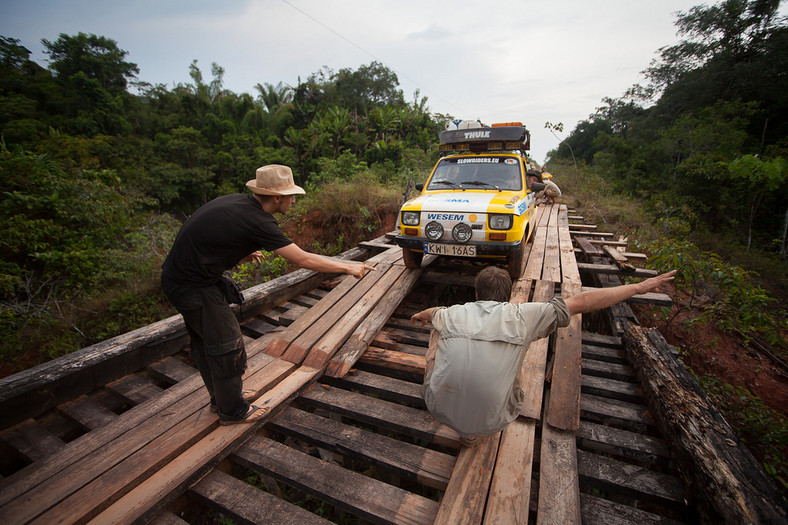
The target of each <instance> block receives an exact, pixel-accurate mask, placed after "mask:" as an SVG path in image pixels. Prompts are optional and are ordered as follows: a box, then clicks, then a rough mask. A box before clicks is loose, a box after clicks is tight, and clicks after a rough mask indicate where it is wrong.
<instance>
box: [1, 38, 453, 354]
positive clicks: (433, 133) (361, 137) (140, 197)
mask: <svg viewBox="0 0 788 525" xmlns="http://www.w3.org/2000/svg"><path fill="white" fill-rule="evenodd" d="M42 42H43V44H44V47H45V48H46V52H47V54H48V55H49V59H48V63H49V64H48V67H42V66H41V65H39V64H37V63H35V62H34V61H32V60H31V59H30V51H29V50H28V49H26V48H24V47H23V46H21V45H20V44H19V41H18V40H15V39H13V38H7V37H0V136H1V138H2V144H0V174H1V176H0V230H1V231H3V232H4V234H3V235H2V236H1V237H0V340H2V341H3V342H2V345H0V358H2V359H3V360H5V361H6V362H8V361H13V360H14V359H16V357H17V356H19V355H22V354H23V353H24V352H25V349H28V348H31V347H35V348H39V353H40V354H41V355H40V359H48V358H51V357H55V356H57V355H61V354H63V353H67V352H69V351H72V350H75V349H78V348H81V347H83V346H86V345H88V344H91V343H93V342H95V341H97V340H100V339H101V338H105V337H109V336H111V335H115V334H116V333H119V331H123V330H129V329H132V328H135V327H136V326H139V325H143V324H145V323H147V322H151V321H154V320H157V319H158V318H160V317H161V316H162V315H163V311H162V309H161V308H159V305H160V304H161V305H165V304H166V301H162V300H161V297H160V295H159V291H158V286H157V280H156V278H157V273H158V268H159V265H160V264H161V261H162V259H163V257H164V255H165V254H166V251H167V250H168V249H169V247H170V245H171V243H172V240H173V238H174V235H175V233H176V232H177V230H178V227H179V225H180V223H181V222H182V220H183V219H184V218H185V217H187V216H188V215H189V214H190V213H192V212H193V211H194V210H196V209H197V208H198V207H199V206H201V205H202V204H204V203H206V202H208V201H209V200H211V199H213V198H214V197H217V196H219V195H224V194H227V193H232V192H237V191H244V183H245V182H246V181H247V180H249V179H251V178H253V177H254V172H255V169H256V168H257V167H259V166H262V165H265V164H271V163H279V164H286V165H288V166H291V167H292V168H293V170H294V173H295V176H296V179H297V183H299V184H301V185H303V186H305V187H306V188H307V189H308V190H309V192H310V197H311V198H312V199H320V198H321V197H320V195H321V194H322V190H323V188H324V187H326V186H328V187H329V190H328V191H326V192H325V195H326V197H327V198H326V199H324V200H325V206H324V208H325V211H326V212H327V214H328V217H327V219H326V220H327V221H329V222H331V221H333V222H339V223H342V224H341V225H340V226H342V227H338V228H335V231H341V232H342V233H344V237H342V238H341V239H339V241H338V242H337V240H334V243H333V244H332V246H314V247H312V248H313V249H317V250H318V251H321V252H322V253H336V252H337V251H339V249H340V248H342V243H343V242H344V243H346V244H352V243H353V242H354V239H353V238H351V237H352V236H353V235H356V234H357V235H368V234H369V229H370V228H371V227H372V223H373V222H374V220H373V219H374V218H375V216H376V214H377V213H379V210H378V209H376V207H379V206H383V207H386V206H387V207H388V208H391V207H392V206H394V207H396V206H397V205H398V202H399V199H401V194H402V189H396V190H394V189H392V188H394V187H396V186H397V185H401V186H402V187H403V188H404V182H403V181H405V182H406V181H407V178H408V177H409V176H413V175H414V174H415V173H417V172H418V173H419V174H420V175H419V176H421V173H422V172H423V171H424V170H425V169H426V168H427V167H428V166H429V165H431V164H432V163H433V162H434V160H435V158H436V156H437V146H436V145H435V138H436V137H437V134H438V131H439V130H440V129H442V126H443V122H444V120H445V118H442V117H441V116H440V115H432V114H430V112H429V110H428V108H427V106H426V102H427V100H426V98H419V94H418V92H417V93H415V94H414V97H413V100H412V101H406V100H405V97H404V96H403V93H402V91H401V90H400V89H399V88H398V79H397V76H396V74H394V73H393V72H392V71H391V70H389V69H388V68H386V67H385V66H383V65H381V64H379V63H377V62H373V63H371V64H369V65H364V66H361V67H359V68H358V69H357V70H351V69H341V70H339V71H336V72H335V71H331V70H329V69H327V68H323V69H322V70H321V71H318V72H316V73H313V74H311V75H309V76H308V77H307V78H306V80H304V81H299V83H298V85H296V86H295V87H291V86H286V85H284V84H282V83H281V82H280V83H277V84H270V83H266V82H263V83H260V84H257V85H256V86H255V90H256V93H255V95H254V96H253V95H250V94H248V93H240V94H238V93H233V92H231V91H229V90H226V89H224V88H223V75H224V70H223V69H222V67H221V66H219V65H218V64H212V66H211V79H210V80H207V79H206V78H205V77H204V76H203V72H202V70H201V69H200V67H199V66H198V63H197V61H196V60H195V61H193V62H192V63H191V64H187V65H186V66H188V68H189V73H190V77H191V82H190V83H186V84H178V85H176V86H174V87H172V88H168V87H166V86H163V85H150V84H147V83H145V82H142V81H140V80H139V79H137V77H136V75H137V74H138V73H139V69H138V67H137V65H136V64H133V63H130V62H128V61H127V59H126V57H127V54H128V53H127V52H126V51H124V50H122V49H121V48H120V47H118V44H117V43H116V42H115V41H114V40H111V39H109V38H106V37H103V36H97V35H93V34H84V33H79V34H77V35H66V34H61V35H59V37H58V38H57V39H56V40H54V41H51V42H50V41H48V40H42ZM372 188H379V189H378V190H374V189H372ZM386 188H388V189H386ZM373 193H374V194H376V195H377V197H375V198H372V195H373ZM343 195H354V197H353V198H352V199H343V198H342V196H343ZM380 195H384V197H385V198H380ZM321 202H322V201H321ZM335 202H344V203H345V204H343V205H339V204H337V205H333V204H331V203H335ZM392 203H394V204H392ZM299 209H300V210H301V213H305V212H304V211H303V207H301V208H299ZM297 212H298V211H297V210H294V213H297ZM349 214H350V215H352V218H350V217H349V216H348V215H349ZM358 217H362V218H364V217H366V219H362V220H357V218H358ZM343 228H344V229H343ZM353 228H355V230H358V232H355V231H350V230H352V229H353ZM357 240H358V239H356V241H357ZM283 269H284V264H283V263H282V261H279V260H275V259H271V260H268V261H267V262H266V264H265V265H264V266H263V267H260V268H239V270H238V271H239V273H238V275H237V276H238V277H239V278H240V279H241V280H242V281H245V280H254V279H256V280H260V279H265V278H270V277H271V276H275V275H277V274H278V273H281V272H282V271H283ZM129 293H132V294H136V295H137V296H138V297H140V299H139V300H137V301H133V300H130V299H129V297H128V294H129ZM102 313H104V314H106V316H102V315H101V314H102ZM121 320H129V321H128V322H129V323H135V324H134V325H131V326H129V325H128V324H126V322H124V321H121ZM102 322H104V323H106V325H108V326H110V327H111V328H107V327H106V326H100V325H101V324H102ZM113 332H114V333H113ZM19 364H20V365H21V366H24V365H27V366H29V365H30V364H34V363H31V362H26V363H19Z"/></svg>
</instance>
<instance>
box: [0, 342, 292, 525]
mask: <svg viewBox="0 0 788 525" xmlns="http://www.w3.org/2000/svg"><path fill="white" fill-rule="evenodd" d="M260 357H261V358H263V359H258V360H257V362H264V363H267V364H271V367H269V366H263V368H262V369H260V370H259V371H258V372H257V373H256V374H253V375H252V377H251V378H250V379H252V378H255V379H254V380H252V381H250V386H251V387H252V388H262V387H264V386H265V383H263V380H264V379H265V378H268V379H269V380H270V381H271V382H274V381H278V380H279V379H281V374H283V373H287V372H288V371H289V370H290V367H292V366H293V365H292V364H290V363H287V367H285V368H284V369H283V368H282V367H277V366H275V365H276V363H273V364H272V361H273V360H272V359H271V358H270V357H268V356H265V355H262V356H260ZM208 404H209V396H208V392H207V391H206V390H205V388H204V386H203V384H202V379H201V378H199V377H195V378H194V379H189V380H187V381H184V382H182V383H179V384H177V385H175V386H173V387H171V388H170V389H168V390H167V391H166V392H165V393H164V394H163V395H162V396H160V397H159V398H156V399H154V400H151V402H150V403H145V404H142V405H139V406H138V407H135V408H133V409H131V410H129V411H128V412H126V413H124V414H123V416H122V417H119V418H117V419H116V420H115V421H114V422H113V423H112V424H111V425H109V426H107V427H103V428H101V429H98V430H96V431H94V432H91V433H89V434H86V435H85V436H83V438H82V439H79V440H75V441H73V442H71V443H69V445H67V446H66V447H64V450H63V451H62V452H61V453H60V454H57V455H56V456H55V457H53V458H52V460H51V461H47V462H39V463H34V464H33V465H31V467H32V468H31V469H29V470H24V469H23V470H21V471H19V472H17V473H16V474H15V475H14V476H10V477H9V478H7V479H6V480H3V482H4V483H3V490H2V491H0V495H2V500H1V501H2V503H3V506H2V507H0V515H6V514H7V515H12V516H15V517H18V518H19V521H21V522H25V521H29V520H31V519H33V518H35V517H36V516H39V515H40V514H41V513H43V512H44V511H46V510H47V509H49V508H51V507H52V506H53V505H56V504H57V503H58V502H61V501H63V500H64V499H66V498H68V497H69V496H70V495H71V494H72V493H73V491H74V490H79V489H80V488H81V487H84V486H85V485H87V484H89V483H90V482H91V481H93V480H94V479H95V478H97V477H98V476H101V475H102V474H103V473H104V472H105V471H108V470H110V469H112V468H113V467H114V466H115V465H117V464H119V463H120V462H122V461H124V460H125V459H126V458H128V457H130V456H132V455H133V454H135V453H136V452H137V451H138V450H140V449H142V448H143V447H144V446H146V445H147V444H148V443H149V442H150V441H152V440H154V439H156V438H158V437H159V436H161V435H163V434H165V433H166V432H168V431H169V429H171V428H172V427H174V426H176V425H178V424H180V423H181V422H182V421H184V420H186V419H187V418H188V417H189V416H191V415H193V414H195V413H196V412H201V411H204V413H205V416H204V417H203V421H204V425H205V426H206V427H209V426H211V425H215V423H216V420H217V417H216V415H213V414H210V413H209V412H208ZM175 406H177V407H178V409H177V410H176V409H175V408H174V407H175ZM176 447H177V445H176ZM17 475H18V476H17ZM6 482H8V483H6ZM84 499H85V500H91V498H90V497H89V498H84Z"/></svg>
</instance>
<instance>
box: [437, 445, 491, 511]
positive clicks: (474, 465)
mask: <svg viewBox="0 0 788 525" xmlns="http://www.w3.org/2000/svg"><path fill="white" fill-rule="evenodd" d="M500 440H501V433H500V432H498V433H497V434H494V435H492V436H487V437H484V438H477V440H476V441H477V442H476V444H475V445H474V446H473V447H470V448H469V447H462V448H461V449H460V454H459V455H458V456H457V464H456V465H455V466H454V472H452V475H451V479H450V480H449V486H448V487H447V488H446V492H445V493H444V494H443V499H442V500H441V504H440V508H439V509H438V513H437V515H436V516H435V522H434V523H435V525H466V524H467V525H470V524H476V523H481V520H482V517H483V513H484V505H485V503H486V501H487V493H488V491H489V488H490V481H491V479H492V472H493V468H494V467H495V458H496V455H497V453H498V444H499V442H500Z"/></svg>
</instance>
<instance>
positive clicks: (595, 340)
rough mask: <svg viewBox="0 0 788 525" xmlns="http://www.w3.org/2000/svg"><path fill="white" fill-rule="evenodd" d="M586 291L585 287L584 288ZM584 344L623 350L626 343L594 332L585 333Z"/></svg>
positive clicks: (612, 336)
mask: <svg viewBox="0 0 788 525" xmlns="http://www.w3.org/2000/svg"><path fill="white" fill-rule="evenodd" d="M583 291H585V287H584V288H583ZM582 338H583V344H590V345H596V346H608V347H611V348H623V344H624V341H623V340H622V339H621V338H620V337H617V336H615V335H606V334H596V333H593V332H583V334H582Z"/></svg>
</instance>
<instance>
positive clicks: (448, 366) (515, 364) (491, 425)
mask: <svg viewBox="0 0 788 525" xmlns="http://www.w3.org/2000/svg"><path fill="white" fill-rule="evenodd" d="M432 325H433V327H434V328H435V330H436V331H437V332H438V344H437V350H436V352H435V363H434V366H433V367H432V369H430V370H428V372H427V375H426V376H425V378H424V387H423V393H424V401H425V402H426V404H427V408H428V409H429V411H430V413H432V415H433V416H434V417H435V418H436V419H437V420H438V421H440V422H441V423H444V424H445V425H448V426H450V427H452V428H453V429H455V430H456V431H457V432H459V433H460V434H461V435H463V436H467V437H476V436H486V435H490V434H494V433H496V432H498V431H499V430H501V429H503V428H504V427H506V425H508V424H509V423H511V422H512V421H513V420H514V419H515V418H516V417H517V415H518V414H519V413H520V407H521V405H522V402H523V390H522V386H521V384H520V381H521V374H520V368H521V367H522V364H523V358H524V357H525V352H526V350H527V349H528V345H530V344H531V341H533V340H535V339H539V338H542V337H546V336H548V335H550V334H551V333H552V332H553V331H554V330H555V329H556V328H557V327H559V326H568V325H569V308H567V306H566V303H565V302H564V300H563V299H561V298H558V297H557V298H554V299H552V300H551V301H550V302H547V303H520V304H512V303H499V302H495V301H477V302H474V303H466V304H462V305H455V306H450V307H448V308H439V309H437V310H435V311H434V312H433V314H432Z"/></svg>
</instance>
